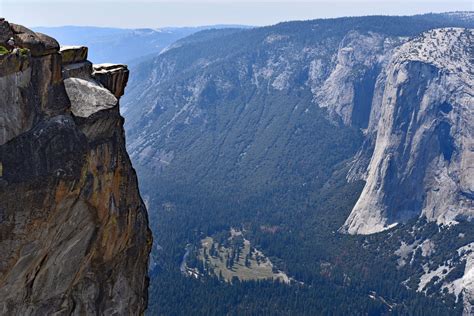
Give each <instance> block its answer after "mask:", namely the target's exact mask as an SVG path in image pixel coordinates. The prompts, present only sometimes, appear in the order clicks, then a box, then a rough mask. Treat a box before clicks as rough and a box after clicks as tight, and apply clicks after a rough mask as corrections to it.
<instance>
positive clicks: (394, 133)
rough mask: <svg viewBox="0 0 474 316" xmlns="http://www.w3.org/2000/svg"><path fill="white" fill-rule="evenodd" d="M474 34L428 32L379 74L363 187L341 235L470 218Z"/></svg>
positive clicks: (473, 210) (473, 212)
mask: <svg viewBox="0 0 474 316" xmlns="http://www.w3.org/2000/svg"><path fill="white" fill-rule="evenodd" d="M473 47H474V31H473V30H469V29H461V28H446V29H435V30H432V31H429V32H426V33H424V34H422V35H421V36H420V37H417V38H415V39H413V40H411V41H409V42H407V43H405V44H403V45H402V46H401V47H400V48H399V49H398V50H397V52H396V53H395V54H394V56H393V58H392V60H391V62H390V64H389V66H388V67H387V70H386V79H385V80H386V82H385V84H384V85H382V86H381V87H382V88H383V93H380V92H376V93H380V94H382V95H383V96H382V98H381V100H380V101H381V104H380V105H379V107H380V114H379V119H378V124H377V125H376V131H375V132H374V133H375V148H374V150H373V154H372V157H371V160H370V164H369V167H368V172H367V179H366V181H367V182H366V185H365V187H364V189H363V191H362V194H361V196H360V197H359V200H358V201H357V203H356V205H355V206H354V208H353V210H352V212H351V214H350V216H349V218H348V219H347V220H346V223H345V224H344V226H343V227H342V231H345V232H348V233H351V234H371V233H375V232H379V231H382V230H385V229H387V228H388V227H391V226H393V225H396V224H397V223H400V222H405V221H406V220H408V219H410V218H414V217H425V218H426V219H427V220H428V221H436V222H438V223H440V224H455V223H456V222H457V221H460V220H472V218H473V217H474V151H473V148H474V132H473V130H474V101H473V100H474V90H473V88H474V65H473V59H472V56H473V55H474V51H473Z"/></svg>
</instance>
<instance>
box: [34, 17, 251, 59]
mask: <svg viewBox="0 0 474 316" xmlns="http://www.w3.org/2000/svg"><path fill="white" fill-rule="evenodd" d="M221 28H248V26H243V25H209V26H198V27H164V28H156V29H153V28H138V29H122V28H110V27H94V26H60V27H34V28H32V29H33V30H34V31H36V32H41V33H45V34H49V35H51V36H54V37H55V38H56V39H57V40H58V42H59V43H60V44H61V45H83V46H87V47H89V52H90V53H89V55H90V56H89V58H90V60H91V61H93V62H95V63H105V62H114V63H129V62H131V61H133V60H134V59H138V58H141V57H143V56H148V55H153V54H158V53H159V52H160V51H161V50H163V49H164V48H166V47H167V46H168V45H170V44H172V43H174V42H175V41H177V40H179V39H181V38H184V37H186V36H188V35H191V34H193V33H195V32H199V31H201V30H206V29H221Z"/></svg>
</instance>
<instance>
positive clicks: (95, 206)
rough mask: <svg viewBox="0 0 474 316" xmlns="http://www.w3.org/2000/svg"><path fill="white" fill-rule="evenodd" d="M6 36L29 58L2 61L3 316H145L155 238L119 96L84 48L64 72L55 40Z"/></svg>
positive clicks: (3, 28)
mask: <svg viewBox="0 0 474 316" xmlns="http://www.w3.org/2000/svg"><path fill="white" fill-rule="evenodd" d="M10 36H13V37H14V38H15V44H16V46H17V47H19V48H26V49H27V50H21V53H18V54H14V53H10V54H8V55H3V56H0V94H1V95H2V98H1V99H0V297H1V298H2V299H1V300H0V314H2V315H51V314H55V315H84V314H88V315H89V314H107V315H109V314H117V315H138V314H141V313H143V312H144V310H145V308H146V305H147V286H148V278H147V266H148V254H149V251H150V247H151V234H150V231H149V229H148V218H147V213H146V209H145V206H144V203H143V201H142V199H141V197H140V194H139V191H138V185H137V177H136V174H135V171H134V169H133V168H132V165H131V162H130V160H129V157H128V154H127V152H126V150H125V137H124V131H123V118H122V117H121V116H120V113H119V105H118V96H114V94H115V92H116V91H114V92H113V93H112V92H110V91H109V90H108V89H110V87H107V86H106V87H104V86H103V85H102V84H101V83H100V82H98V81H96V79H95V78H94V76H93V75H92V67H91V66H90V63H88V62H87V61H86V57H85V54H87V50H85V49H84V48H83V47H79V48H77V49H80V51H77V52H75V51H74V49H75V48H71V47H69V48H68V51H67V54H68V56H69V57H67V58H66V62H65V63H67V65H63V63H62V56H61V52H60V50H59V45H57V42H56V41H55V40H54V39H52V38H50V37H47V36H46V35H42V34H36V33H34V32H32V31H30V30H28V29H26V28H24V27H22V26H18V25H12V24H9V23H8V22H6V21H3V20H2V21H0V41H2V42H1V43H0V45H5V44H4V41H5V40H8V38H10ZM5 46H6V45H5ZM71 56H72V57H71ZM101 76H102V78H105V79H106V78H107V77H108V76H110V77H113V76H114V74H112V73H108V72H107V71H103V73H102V74H101ZM64 77H66V78H68V79H67V80H63V78H64ZM76 77H80V78H76ZM121 78H122V81H121V82H119V81H120V79H117V78H116V77H114V79H113V80H111V81H113V82H114V85H115V86H120V87H121V89H122V92H123V88H124V87H125V84H126V78H125V77H123V76H122V77H121ZM105 79H104V80H105ZM65 81H66V85H65Z"/></svg>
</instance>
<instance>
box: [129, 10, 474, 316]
mask: <svg viewBox="0 0 474 316" xmlns="http://www.w3.org/2000/svg"><path fill="white" fill-rule="evenodd" d="M473 26H474V20H473V15H472V13H469V12H464V13H449V14H430V15H420V16H413V17H384V16H373V17H359V18H339V19H326V20H313V21H303V22H288V23H281V24H278V25H275V26H270V27H263V28H256V29H251V30H239V29H228V30H213V31H204V32H200V33H196V34H194V35H192V36H190V37H187V38H184V39H182V40H180V41H178V42H177V43H175V44H174V45H173V46H172V47H170V49H169V50H167V51H166V52H163V53H161V54H160V55H158V56H156V57H154V58H151V59H149V60H147V61H144V62H143V63H141V64H140V65H138V66H137V67H134V69H132V71H135V72H136V73H135V76H134V78H133V80H132V81H131V82H130V86H129V90H128V91H127V96H126V97H125V98H124V103H123V104H124V106H123V107H122V109H123V114H124V115H125V117H126V128H127V135H128V137H129V138H128V139H129V142H128V150H129V152H130V154H131V157H132V160H133V161H134V164H135V165H136V166H137V171H138V174H139V175H140V185H141V189H142V192H144V195H145V196H146V200H147V203H148V205H149V207H150V210H151V222H152V226H153V229H154V232H155V236H156V240H157V244H156V245H155V249H154V252H153V257H154V260H153V264H152V275H153V277H152V290H151V295H152V296H151V309H150V310H151V311H152V312H156V311H158V312H159V311H161V312H163V313H169V312H176V313H179V312H183V313H185V312H186V311H188V312H191V311H193V308H196V306H199V312H201V313H203V314H207V313H210V314H220V313H228V314H242V313H249V314H251V313H271V314H294V313H300V314H318V313H319V314H334V313H336V314H365V313H369V314H383V313H387V312H390V311H391V312H394V313H399V314H411V315H414V314H426V313H428V314H440V315H444V314H445V315H448V314H456V313H462V310H463V309H466V308H469V306H468V304H467V303H466V304H464V306H463V298H462V295H468V290H469V287H468V286H466V284H469V280H464V279H463V278H464V276H465V275H466V273H467V272H469V271H470V270H469V269H470V265H471V263H470V261H469V260H470V259H469V258H470V257H469V255H470V254H471V251H470V250H469V249H470V248H469V247H470V246H469V245H470V243H472V242H473V240H474V234H473V225H472V221H471V219H470V216H469V211H467V213H465V212H464V213H463V212H460V214H461V213H463V214H467V216H461V218H458V219H457V225H452V226H446V225H444V226H437V224H436V221H435V222H432V221H431V220H432V219H433V218H434V217H428V216H418V215H419V214H421V213H417V212H412V213H410V214H411V215H410V216H399V217H396V216H395V217H390V216H391V215H390V214H391V213H390V214H389V215H390V216H389V217H388V218H389V220H387V221H382V220H381V221H378V222H377V225H378V224H380V225H381V226H380V227H375V226H374V227H375V228H374V229H373V230H372V231H370V232H379V231H381V230H383V229H386V228H388V226H389V225H390V224H393V223H400V224H399V225H398V226H396V227H392V226H391V227H392V228H391V229H389V230H387V231H385V232H382V233H379V234H375V235H369V236H359V235H354V236H351V235H348V234H345V233H344V232H346V231H347V227H351V226H350V220H348V221H349V222H346V220H347V219H348V218H349V216H351V218H352V217H354V215H350V214H351V212H353V209H354V211H355V212H358V211H357V209H356V208H354V206H355V205H356V202H357V201H358V200H359V199H360V198H362V196H361V193H362V192H363V189H364V186H365V187H367V185H368V184H369V182H368V181H370V180H371V176H370V170H373V168H372V167H371V168H372V169H369V174H367V168H368V167H369V165H370V166H372V165H373V164H376V161H374V159H375V158H372V156H373V154H374V148H375V149H377V148H380V146H382V144H380V143H378V140H380V139H383V137H381V134H378V133H382V132H381V131H380V129H379V128H378V126H379V122H381V121H382V120H386V119H387V118H386V117H387V116H388V115H390V112H389V111H388V109H387V106H384V104H389V103H387V102H385V101H386V100H387V99H388V98H389V95H387V93H388V89H389V87H390V85H392V81H391V80H392V79H390V78H391V77H389V75H390V74H392V77H393V76H395V75H393V73H394V72H395V71H396V70H395V66H394V65H395V64H396V62H397V61H398V62H401V58H402V57H399V59H397V57H396V56H401V54H402V53H403V51H404V50H406V51H408V52H410V48H413V47H416V45H418V44H417V43H420V41H418V42H417V40H416V39H415V38H416V37H417V36H420V34H422V33H423V32H428V31H430V30H432V29H438V28H443V30H441V31H439V32H441V33H440V34H445V35H446V34H451V33H449V32H451V28H454V27H456V28H462V29H455V30H454V31H452V32H455V33H456V32H458V33H459V34H470V33H469V32H470V31H469V30H466V28H472V27H473ZM431 32H433V31H431ZM433 34H434V33H426V35H423V36H425V37H426V36H428V37H429V36H433ZM456 34H457V33H456ZM466 36H467V37H466ZM466 36H464V35H463V36H453V37H449V36H448V37H444V36H441V37H442V38H443V40H442V42H443V41H444V39H446V38H450V41H451V39H452V40H453V41H454V42H455V43H457V44H456V45H454V46H453V45H451V46H449V45H448V50H449V49H450V48H453V49H454V47H464V48H462V51H463V52H464V50H465V49H468V48H469V47H470V46H469V45H470V44H469V42H466V41H469V40H470V35H466ZM441 37H440V38H441ZM426 53H427V54H432V53H436V50H434V51H433V50H432V49H429V50H427V51H426ZM404 56H405V55H404ZM446 56H451V55H450V53H446ZM456 56H457V57H456ZM456 56H454V55H453V60H452V62H453V63H454V64H458V62H457V61H456V59H454V58H461V59H466V58H468V57H469V53H463V54H461V55H459V56H458V55H456ZM437 60H438V62H439V63H441V64H442V65H441V66H440V69H448V70H449V71H450V72H452V73H453V75H452V76H457V75H456V73H464V70H458V69H451V68H450V67H451V66H449V65H448V64H445V62H444V60H441V59H437ZM423 63H426V64H428V63H429V61H427V60H420V61H419V62H418V63H416V61H413V62H412V64H414V65H419V64H423ZM462 63H467V64H469V63H472V61H465V60H464V61H462V62H461V61H459V65H460V67H464V66H462V65H464V64H462ZM402 64H404V63H403V62H402ZM409 64H410V63H409ZM407 67H408V66H407ZM420 67H421V68H423V69H425V68H429V69H431V68H430V66H420ZM466 67H467V66H466ZM466 67H464V68H462V69H465V70H466V69H469V68H466ZM440 73H442V71H441V72H440ZM423 74H424V72H423V71H422V72H421V75H423ZM468 74H470V73H469V72H468ZM413 76H415V75H413ZM433 76H435V77H436V75H432V77H429V78H428V79H423V80H426V81H430V80H431V79H430V78H434V77H433ZM440 76H441V75H440ZM423 78H424V77H423ZM436 78H438V77H436ZM443 78H445V77H442V76H441V77H439V78H438V80H441V81H442V82H444V81H445V79H443ZM420 80H421V79H420ZM423 82H425V81H423ZM456 82H459V83H460V85H461V86H463V85H468V84H469V82H466V81H456ZM410 83H413V84H412V85H409V87H408V88H404V91H405V90H406V91H407V92H406V93H407V94H408V95H409V96H410V98H411V99H407V100H408V101H407V102H406V103H403V102H402V103H397V106H399V107H400V110H398V116H394V117H396V118H397V119H396V122H397V124H399V125H394V127H393V129H395V130H394V132H393V133H394V134H395V135H394V136H393V137H395V138H396V137H397V135H399V134H397V133H398V130H397V129H398V128H400V127H399V126H400V124H401V125H402V126H403V124H404V123H403V122H405V121H407V120H408V121H409V117H410V115H416V113H418V112H416V111H411V110H410V111H408V110H406V111H405V110H404V109H405V108H406V105H407V104H408V105H410V104H412V101H411V100H418V101H419V99H417V98H422V97H421V96H420V95H418V92H417V91H419V89H421V88H420V87H421V86H420V85H421V82H418V81H410ZM443 87H445V86H443ZM461 90H462V89H461ZM448 91H449V90H448ZM460 93H462V91H461V92H460ZM407 98H408V97H407ZM441 99H442V98H438V99H435V98H433V102H431V103H430V102H428V101H423V102H421V101H419V102H421V104H422V105H421V106H428V107H431V106H434V105H435V103H436V105H437V102H438V101H441ZM384 100H385V101H384ZM461 100H464V101H461V102H458V103H456V102H450V103H449V104H450V105H451V106H453V107H455V106H456V104H460V105H464V106H465V107H467V108H468V109H469V104H466V102H468V100H469V98H466V99H461ZM466 100H467V101H466ZM435 101H436V102H435ZM384 102H385V103H384ZM400 102H401V101H400ZM433 111H434V110H433ZM441 111H443V110H442V109H441ZM448 112H449V111H448ZM454 113H457V112H456V110H453V111H452V112H451V114H449V115H451V116H450V117H451V118H450V119H446V118H444V116H443V115H442V114H439V115H438V114H436V115H435V116H434V117H436V118H438V121H439V123H440V124H439V126H440V127H439V128H438V129H436V130H437V131H438V130H441V131H439V132H437V133H435V134H433V135H434V136H432V137H439V139H434V140H432V141H431V142H428V144H432V143H433V144H436V146H438V147H433V148H432V147H430V146H428V147H426V148H425V147H424V148H425V149H423V150H425V151H426V150H431V149H432V150H433V155H434V154H435V153H436V157H438V155H437V154H438V153H439V150H441V151H443V149H442V148H444V146H445V145H446V142H445V140H449V139H450V137H451V136H450V135H451V132H450V131H449V129H446V127H443V126H445V125H444V123H442V122H444V121H446V122H452V121H450V120H454V119H455V117H454V116H453V115H454ZM399 122H400V123H399ZM422 124H424V123H422ZM450 124H451V123H450ZM463 124H464V125H463ZM465 124H467V126H471V127H469V128H472V121H470V123H469V121H468V123H462V124H460V125H456V126H460V128H461V129H464V130H466V128H467V127H462V126H466V125H465ZM388 127H389V126H387V128H388ZM433 128H435V127H433ZM401 130H403V129H401ZM389 131H390V130H389ZM387 133H388V132H387ZM407 135H411V134H410V133H408V134H407ZM400 137H402V136H400ZM448 143H449V142H448ZM423 144H424V143H423ZM448 147H449V148H451V147H450V146H448ZM451 150H453V151H454V154H453V157H454V156H456V153H457V152H460V151H459V148H457V147H453V148H452V149H450V151H451ZM403 153H404V152H402V154H403ZM388 154H390V152H389V153H386V154H384V155H388ZM429 157H432V155H429ZM424 162H427V160H426V159H425V160H424V159H421V160H419V162H417V163H419V164H421V165H422V164H423V163H424ZM427 163H428V162H427ZM394 168H401V167H400V166H397V165H395V167H394ZM401 170H402V169H399V170H394V171H393V172H401ZM408 178H409V179H412V178H410V177H409V176H407V179H408ZM413 179H414V180H413V181H415V182H416V181H421V182H416V183H415V184H414V185H419V186H423V185H424V183H423V181H422V180H420V179H422V177H421V178H420V177H415V178H413ZM366 181H367V182H366ZM402 185H403V183H402ZM402 188H403V187H402V186H400V190H402ZM397 189H399V188H397V186H396V183H394V185H393V186H392V187H390V190H391V191H390V192H388V193H387V194H391V195H393V196H395V197H393V198H392V200H393V201H395V202H398V203H402V202H399V201H398V200H397V198H396V197H397V191H396V190H397ZM407 190H408V188H407ZM365 191H367V188H365V189H364V192H365ZM400 192H402V191H400ZM407 192H411V191H410V190H408V191H407ZM466 199H467V200H469V199H471V200H470V201H472V197H470V196H469V195H468V196H467V197H466ZM358 204H359V203H358ZM467 208H469V207H467ZM415 209H416V210H418V209H419V208H415ZM364 211H367V209H364ZM368 213H369V215H368V216H369V217H371V216H373V215H372V214H371V213H370V211H369V212H368ZM353 214H354V213H353ZM374 214H375V213H374ZM382 214H383V216H385V215H384V213H383V212H382ZM423 214H426V213H423ZM374 216H375V215H374ZM383 216H382V217H383ZM379 217H380V216H379ZM382 217H381V218H382ZM362 218H363V216H362ZM392 218H394V219H392ZM427 220H428V221H427ZM345 223H346V225H345ZM348 223H349V224H348ZM439 223H443V222H439ZM369 224H370V223H369ZM341 227H343V228H342V229H341ZM236 231H237V232H239V233H238V235H235V232H236ZM349 232H351V233H353V232H357V231H352V230H350V229H349ZM240 234H241V235H240ZM239 236H240V237H239ZM456 236H457V237H456ZM210 240H212V245H210V246H209V244H208V243H209V241H210ZM432 244H433V245H435V246H432ZM249 245H250V249H251V250H250V253H249V252H248V247H249ZM431 246H432V247H431ZM430 249H431V250H430ZM207 251H209V253H207ZM242 253H249V255H248V256H246V257H245V256H242ZM219 260H221V262H222V265H220V264H217V263H216V262H219ZM259 260H262V262H264V263H266V262H271V265H272V266H273V272H274V273H275V275H280V274H279V273H284V274H285V275H286V276H288V277H289V278H290V282H289V284H287V285H285V284H277V283H273V282H272V281H261V280H260V281H258V282H239V281H238V278H239V273H238V272H236V271H244V272H245V273H246V274H245V275H244V274H242V275H241V277H242V279H246V278H247V277H248V269H252V267H254V261H257V264H258V261H259ZM244 261H245V262H244ZM266 264H267V263H266ZM244 266H245V267H247V268H244ZM440 267H441V268H440ZM437 269H440V271H441V272H442V273H441V272H440V273H441V274H440V273H438V272H436V273H431V272H432V271H435V270H437ZM254 270H255V271H256V269H254ZM218 271H220V272H218ZM222 271H224V273H223V272H222ZM230 271H234V272H232V273H237V277H236V278H234V279H233V280H228V279H227V278H226V275H229V274H230V275H232V273H231V272H230ZM244 272H242V273H244ZM443 273H444V274H443ZM435 275H436V276H437V277H436V278H434V276H435ZM188 276H191V277H188ZM441 276H442V277H441ZM195 278H197V280H196V279H195ZM439 280H441V281H439ZM226 281H227V282H226ZM230 281H231V283H232V285H231V284H230V283H229V282H230ZM463 282H464V283H463ZM459 284H463V285H462V286H459ZM217 293H219V295H217ZM216 297H219V299H216ZM185 298H186V299H185ZM175 300H176V301H184V303H181V304H180V308H181V309H180V310H178V311H177V310H176V309H175V308H176V307H175V306H176V305H173V302H175ZM468 301H469V300H466V299H464V302H468ZM301 302H304V304H302V303H301Z"/></svg>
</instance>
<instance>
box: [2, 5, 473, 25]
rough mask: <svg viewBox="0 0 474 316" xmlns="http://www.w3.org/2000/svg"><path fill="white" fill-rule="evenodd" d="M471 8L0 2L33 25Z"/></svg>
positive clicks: (204, 21) (11, 16)
mask: <svg viewBox="0 0 474 316" xmlns="http://www.w3.org/2000/svg"><path fill="white" fill-rule="evenodd" d="M473 10H474V0H445V1H439V0H398V1H393V0H388V1H386V0H365V1H364V0H362V1H361V0H333V1H328V0H299V1H298V0H297V1H289V0H286V1H275V0H273V1H271V0H258V1H250V0H220V1H217V0H214V1H211V0H178V1H171V0H140V1H132V0H121V1H111V0H99V1H93V0H81V1H78V0H0V16H1V17H5V18H6V19H7V20H9V21H12V22H15V23H19V24H23V25H27V26H30V27H31V26H58V25H93V26H114V27H124V28H131V27H133V28H135V27H163V26H196V25H210V24H248V25H268V24H275V23H277V22H281V21H289V20H307V19H314V18H321V17H338V16H355V15H370V14H384V15H411V14H417V13H426V12H446V11H473Z"/></svg>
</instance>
